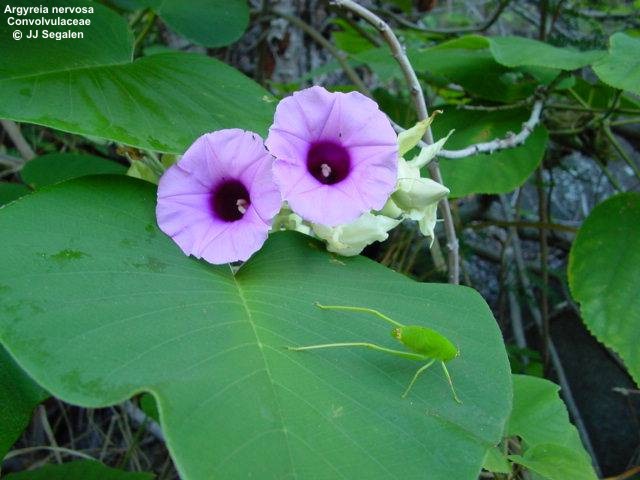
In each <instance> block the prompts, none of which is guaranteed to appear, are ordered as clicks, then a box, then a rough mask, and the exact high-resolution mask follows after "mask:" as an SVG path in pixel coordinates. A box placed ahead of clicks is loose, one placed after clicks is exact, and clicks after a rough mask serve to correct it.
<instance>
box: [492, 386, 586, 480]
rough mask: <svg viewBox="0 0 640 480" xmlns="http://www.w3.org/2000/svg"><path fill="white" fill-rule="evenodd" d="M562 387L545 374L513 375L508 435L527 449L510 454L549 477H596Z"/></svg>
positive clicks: (557, 479) (553, 479) (552, 479)
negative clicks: (561, 396) (570, 417)
mask: <svg viewBox="0 0 640 480" xmlns="http://www.w3.org/2000/svg"><path fill="white" fill-rule="evenodd" d="M559 390H560V388H559V387H558V386H557V385H556V384H554V383H552V382H550V381H548V380H545V379H543V378H538V377H531V376H527V375H514V376H513V411H512V412H511V416H510V417H509V423H508V426H507V433H506V435H507V436H508V437H519V438H520V439H521V440H522V448H523V450H524V451H523V453H522V455H509V456H508V457H507V458H508V459H509V460H510V461H512V462H514V463H518V464H520V465H523V466H525V467H527V468H528V469H529V470H531V471H533V472H536V473H537V474H538V475H541V476H542V478H545V479H547V480H566V479H569V478H571V479H576V480H596V479H597V476H596V474H595V471H594V470H593V466H592V465H591V459H590V458H589V455H588V454H587V452H586V451H585V449H584V447H583V446H582V442H581V440H580V436H579V435H578V431H577V430H576V428H575V427H574V426H573V425H572V424H571V422H570V421H569V414H568V413H567V408H566V407H565V405H564V403H562V400H561V399H560V398H559V397H558V391H559ZM485 463H486V462H485ZM494 463H496V462H495V461H494Z"/></svg>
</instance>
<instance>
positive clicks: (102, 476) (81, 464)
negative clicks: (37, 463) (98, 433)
mask: <svg viewBox="0 0 640 480" xmlns="http://www.w3.org/2000/svg"><path fill="white" fill-rule="evenodd" d="M4 478H5V480H153V478H155V475H153V474H152V473H143V472H125V471H123V470H116V469H115V468H109V467H106V466H104V465H103V464H101V463H99V462H92V461H91V460H83V461H78V462H71V463H63V464H62V465H45V466H44V467H42V468H38V469H37V470H30V471H28V472H20V473H12V474H10V475H7V476H6V477H4Z"/></svg>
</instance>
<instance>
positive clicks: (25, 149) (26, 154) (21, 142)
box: [0, 120, 36, 162]
mask: <svg viewBox="0 0 640 480" xmlns="http://www.w3.org/2000/svg"><path fill="white" fill-rule="evenodd" d="M0 124H1V125H2V128H4V131H5V132H7V135H8V136H9V138H10V139H11V141H12V142H13V144H14V145H15V147H16V150H18V151H19V152H20V155H22V158H24V160H25V161H26V162H28V161H29V160H32V159H33V158H35V156H36V153H35V152H34V151H33V149H32V148H31V145H29V142H27V141H26V140H25V138H24V137H23V136H22V132H20V127H19V126H18V124H17V123H16V122H13V121H11V120H0Z"/></svg>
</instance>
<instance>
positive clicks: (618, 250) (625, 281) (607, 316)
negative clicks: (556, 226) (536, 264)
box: [568, 192, 640, 385]
mask: <svg viewBox="0 0 640 480" xmlns="http://www.w3.org/2000/svg"><path fill="white" fill-rule="evenodd" d="M568 274H569V286H570V287H571V294H572V295H573V297H574V298H575V299H576V300H577V301H578V302H579V303H580V313H581V314H582V319H583V321H584V323H585V325H586V326H587V328H588V329H589V331H591V333H593V334H594V335H595V337H596V338H597V339H598V340H600V341H601V342H602V343H604V344H605V345H606V346H608V347H609V348H611V349H613V350H615V351H616V352H617V353H618V354H619V355H620V357H622V360H623V361H624V363H625V365H626V366H627V368H628V370H629V373H630V374H631V376H632V377H633V379H634V380H635V382H636V383H637V384H639V385H640V343H638V332H639V331H640V296H639V295H638V292H639V291H640V194H639V193H636V192H629V193H624V194H620V195H616V196H615V197H612V198H609V199H608V200H606V201H604V202H603V203H601V204H600V205H598V206H597V207H596V208H594V209H593V211H592V212H591V213H590V214H589V217H587V219H586V220H585V221H584V223H583V224H582V227H580V231H579V232H578V235H577V237H576V240H575V242H574V243H573V246H572V247H571V253H570V255H569V271H568Z"/></svg>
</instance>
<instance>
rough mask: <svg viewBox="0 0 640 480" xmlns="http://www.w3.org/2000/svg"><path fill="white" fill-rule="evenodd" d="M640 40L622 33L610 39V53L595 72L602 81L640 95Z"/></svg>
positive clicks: (599, 63)
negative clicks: (639, 54)
mask: <svg viewBox="0 0 640 480" xmlns="http://www.w3.org/2000/svg"><path fill="white" fill-rule="evenodd" d="M639 51H640V39H638V38H634V37H630V36H629V35H626V34H624V33H622V32H618V33H614V34H613V35H611V38H609V52H608V54H607V55H606V56H604V57H602V59H601V60H600V61H599V62H597V63H596V64H595V65H594V67H593V70H594V71H595V72H596V74H597V75H598V77H600V80H602V81H603V82H604V83H606V84H608V85H611V86H612V87H614V88H620V89H622V90H628V91H630V92H633V93H635V94H636V95H640V59H639V58H638V52H639Z"/></svg>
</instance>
